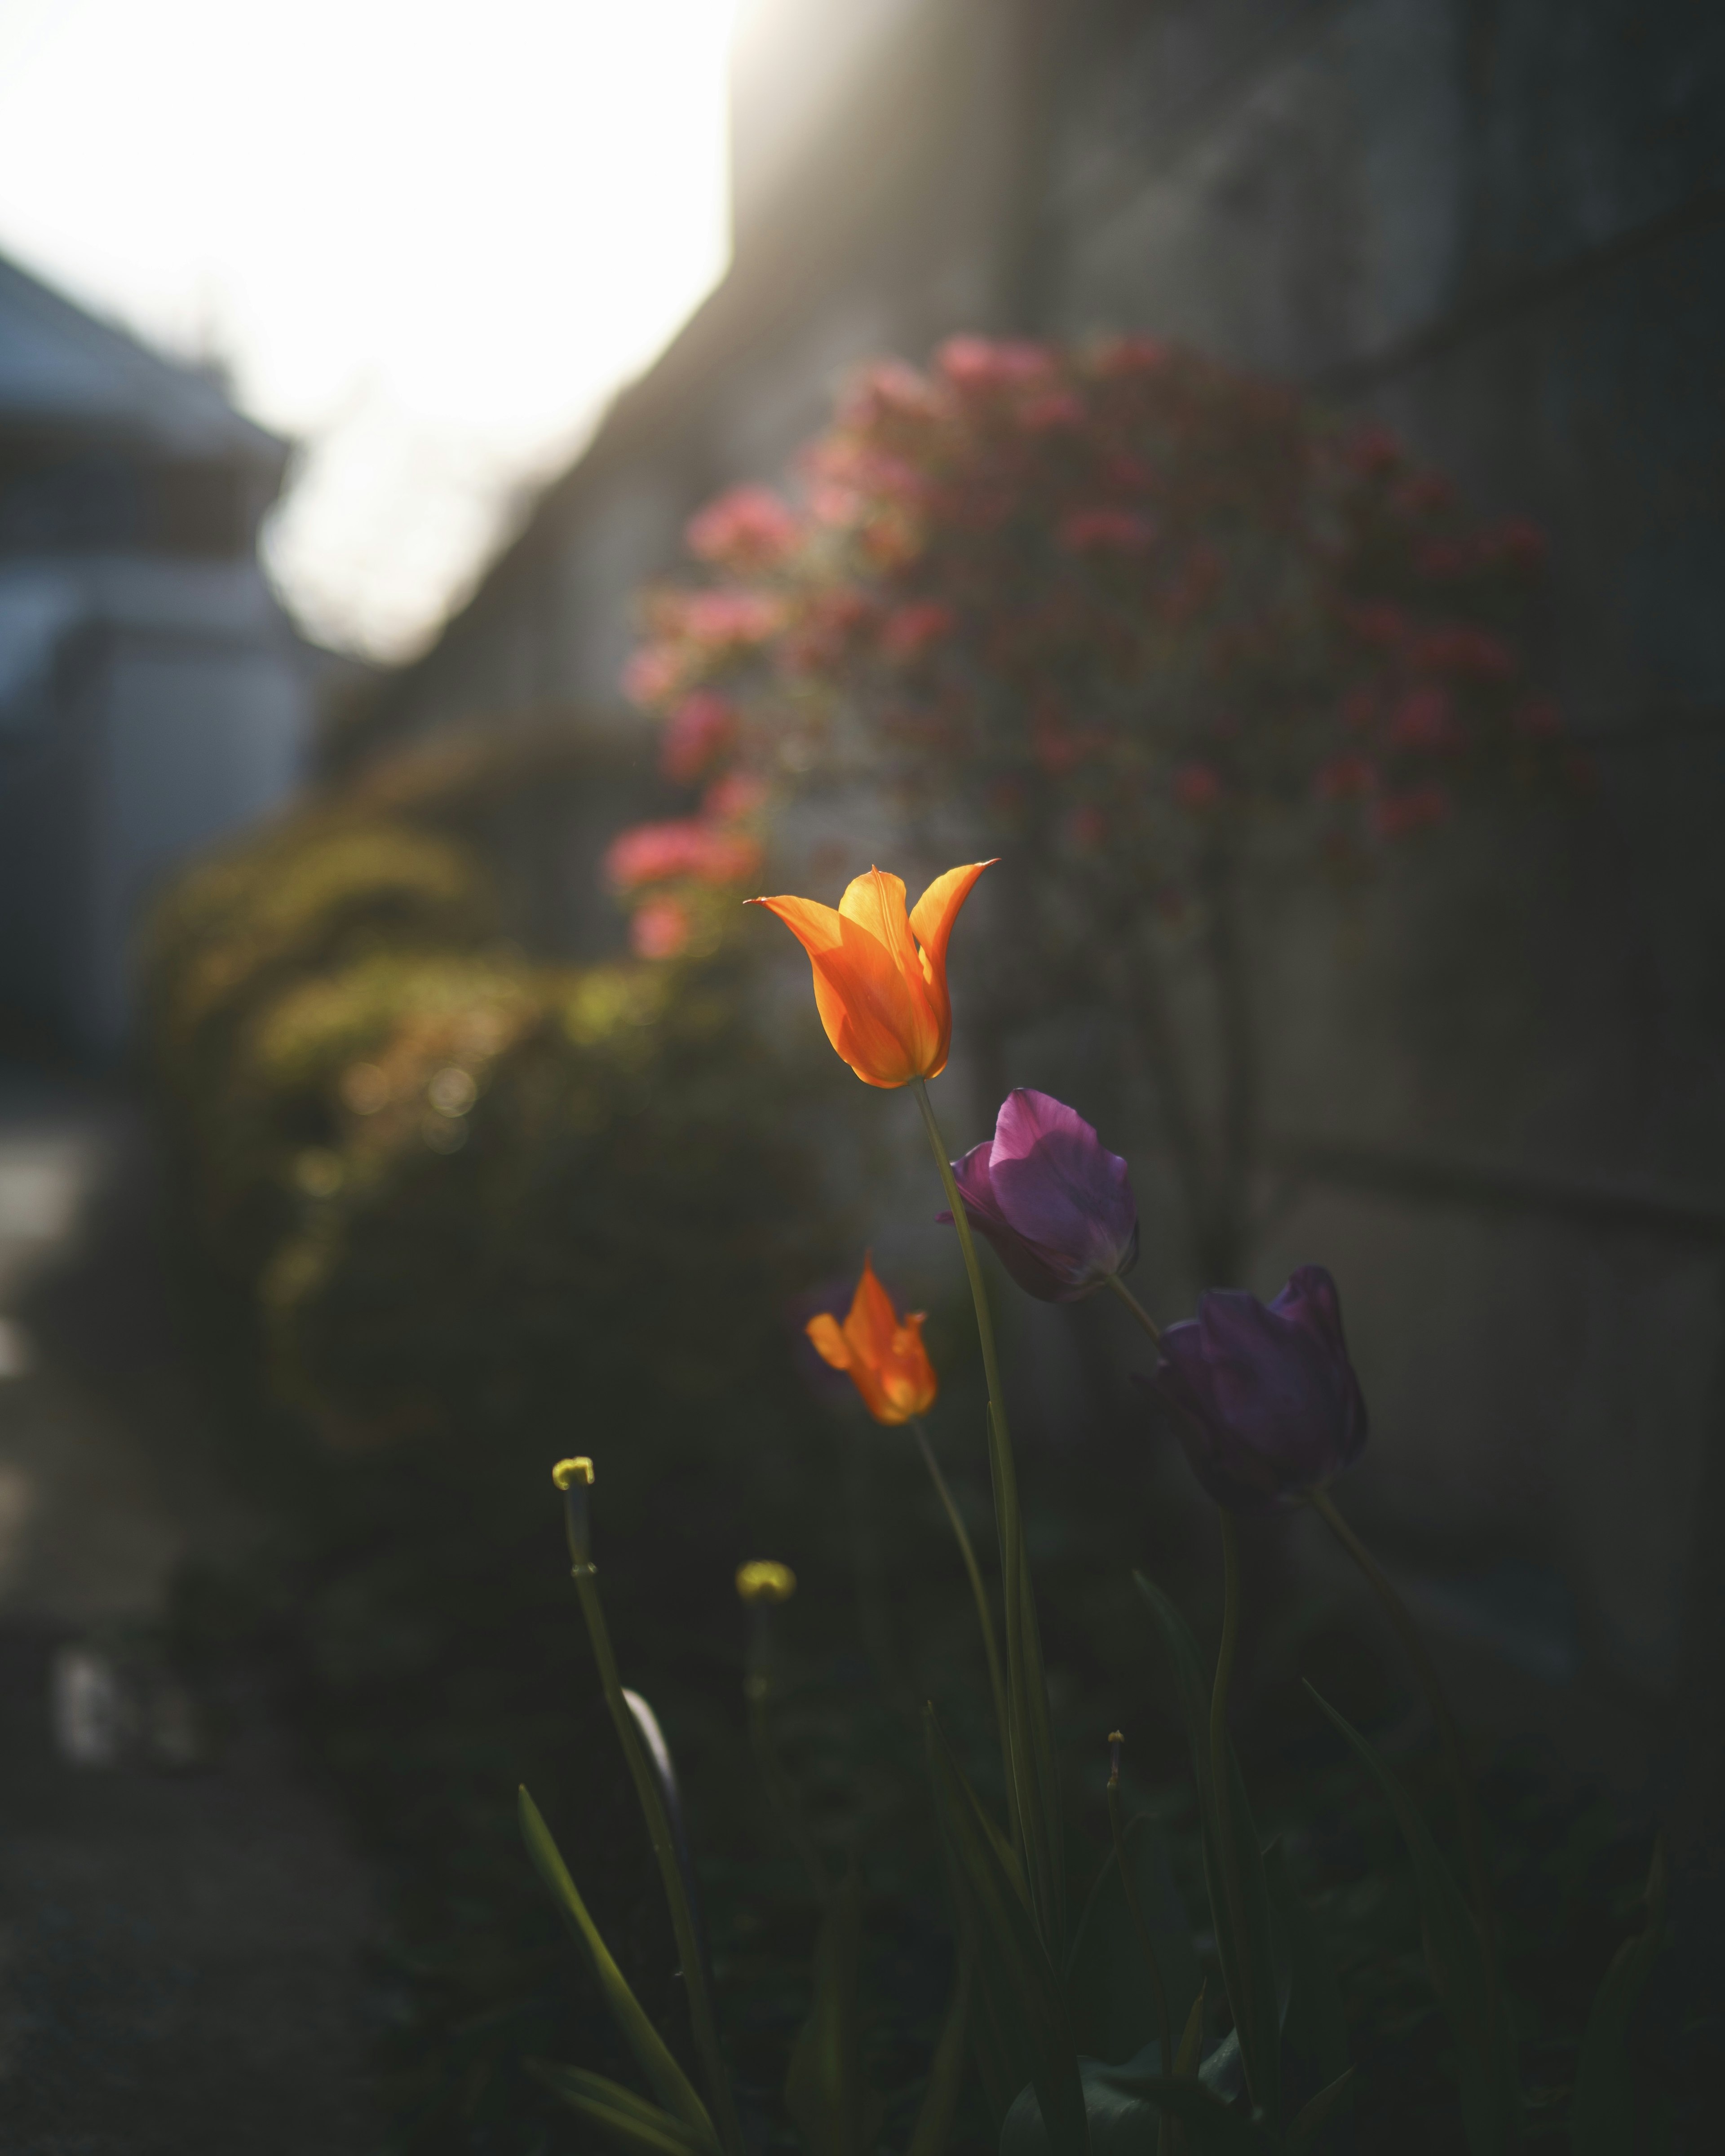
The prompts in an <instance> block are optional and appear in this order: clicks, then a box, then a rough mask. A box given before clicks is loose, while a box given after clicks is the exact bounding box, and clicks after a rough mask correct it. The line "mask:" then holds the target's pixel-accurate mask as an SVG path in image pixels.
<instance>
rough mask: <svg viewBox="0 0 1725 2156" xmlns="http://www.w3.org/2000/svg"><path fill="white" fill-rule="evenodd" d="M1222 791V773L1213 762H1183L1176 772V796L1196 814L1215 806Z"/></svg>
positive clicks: (1184, 806) (1177, 799)
mask: <svg viewBox="0 0 1725 2156" xmlns="http://www.w3.org/2000/svg"><path fill="white" fill-rule="evenodd" d="M1221 793H1222V774H1221V773H1219V771H1218V770H1217V769H1216V767H1215V766H1214V764H1213V763H1188V764H1183V765H1182V766H1181V767H1180V768H1179V770H1178V771H1177V772H1176V773H1174V798H1175V800H1176V801H1178V803H1179V804H1180V806H1181V807H1182V808H1188V809H1190V810H1191V811H1192V812H1193V814H1194V815H1195V814H1200V813H1201V812H1202V811H1203V810H1204V809H1206V808H1214V806H1215V804H1216V803H1217V802H1218V801H1219V799H1220V798H1221Z"/></svg>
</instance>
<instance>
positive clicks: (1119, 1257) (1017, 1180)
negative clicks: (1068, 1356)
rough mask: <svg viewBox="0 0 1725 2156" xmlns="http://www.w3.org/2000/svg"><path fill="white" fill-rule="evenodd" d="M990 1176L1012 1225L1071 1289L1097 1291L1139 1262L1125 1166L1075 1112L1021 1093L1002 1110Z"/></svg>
mask: <svg viewBox="0 0 1725 2156" xmlns="http://www.w3.org/2000/svg"><path fill="white" fill-rule="evenodd" d="M989 1168H990V1174H991V1178H992V1181H993V1194H994V1202H995V1204H997V1206H998V1207H999V1210H1000V1212H1001V1214H1003V1215H1004V1218H1005V1219H1006V1222H1007V1224H1008V1225H1009V1227H1010V1228H1012V1229H1014V1231H1015V1232H1016V1233H1017V1234H1018V1235H1020V1236H1022V1237H1023V1238H1024V1241H1025V1242H1027V1243H1028V1244H1029V1245H1030V1246H1031V1247H1032V1248H1033V1249H1034V1250H1036V1251H1037V1252H1038V1253H1039V1255H1040V1256H1042V1257H1043V1259H1044V1260H1045V1261H1046V1262H1047V1264H1048V1265H1050V1268H1051V1269H1052V1270H1055V1272H1058V1273H1060V1274H1061V1275H1062V1276H1064V1277H1065V1280H1066V1281H1067V1282H1068V1284H1069V1285H1070V1286H1074V1287H1082V1288H1083V1289H1085V1290H1088V1289H1089V1288H1091V1287H1094V1286H1096V1285H1097V1284H1098V1283H1099V1282H1100V1281H1101V1280H1103V1279H1105V1278H1106V1276H1107V1275H1108V1274H1110V1273H1112V1272H1122V1271H1124V1270H1125V1269H1126V1268H1127V1266H1128V1265H1131V1264H1132V1261H1133V1260H1134V1259H1135V1258H1136V1257H1137V1241H1138V1215H1137V1206H1136V1205H1135V1204H1134V1203H1133V1202H1132V1185H1131V1183H1129V1182H1128V1180H1127V1167H1126V1163H1125V1162H1124V1161H1123V1160H1122V1158H1120V1156H1119V1155H1118V1154H1117V1153H1111V1152H1109V1151H1108V1150H1107V1148H1106V1147H1105V1146H1104V1145H1103V1144H1102V1142H1101V1140H1100V1139H1099V1138H1098V1137H1097V1136H1096V1132H1095V1131H1094V1130H1093V1129H1092V1128H1091V1126H1090V1125H1089V1124H1088V1123H1087V1122H1086V1121H1085V1120H1084V1118H1083V1116H1081V1115H1080V1114H1079V1113H1078V1111H1076V1109H1074V1108H1069V1107H1068V1106H1066V1105H1065V1102H1064V1101H1056V1100H1055V1099H1054V1098H1053V1097H1052V1096H1050V1094H1047V1093H1038V1092H1034V1091H1031V1089H1030V1088H1029V1087H1028V1086H1018V1087H1015V1088H1014V1091H1012V1092H1010V1093H1009V1094H1008V1096H1007V1097H1006V1099H1005V1101H1004V1102H1003V1103H1002V1104H1001V1109H1000V1114H999V1120H998V1121H997V1122H996V1123H995V1126H994V1147H993V1156H992V1158H991V1161H990V1163H989Z"/></svg>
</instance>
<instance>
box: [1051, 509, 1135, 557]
mask: <svg viewBox="0 0 1725 2156" xmlns="http://www.w3.org/2000/svg"><path fill="white" fill-rule="evenodd" d="M1155 538H1156V526H1155V525H1154V524H1153V523H1152V521H1150V519H1149V518H1148V517H1147V516H1139V514H1138V513H1137V511H1136V510H1132V509H1074V510H1070V511H1068V513H1067V514H1066V515H1065V516H1063V517H1062V518H1061V519H1060V544H1061V546H1062V547H1065V549H1066V551H1067V552H1069V553H1072V554H1142V552H1144V550H1145V548H1146V547H1149V546H1152V545H1153V543H1154V542H1155Z"/></svg>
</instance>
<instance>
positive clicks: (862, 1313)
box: [804, 1258, 940, 1422]
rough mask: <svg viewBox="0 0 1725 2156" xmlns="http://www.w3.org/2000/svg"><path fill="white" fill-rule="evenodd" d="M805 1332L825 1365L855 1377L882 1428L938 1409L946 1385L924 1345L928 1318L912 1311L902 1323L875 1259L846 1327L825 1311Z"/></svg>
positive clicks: (864, 1271) (858, 1287)
mask: <svg viewBox="0 0 1725 2156" xmlns="http://www.w3.org/2000/svg"><path fill="white" fill-rule="evenodd" d="M804 1330H805V1331H806V1332H807V1333H808V1335H809V1338H810V1339H811V1340H812V1341H813V1342H814V1347H815V1352H816V1353H817V1354H818V1355H819V1357H820V1358H821V1360H822V1361H823V1362H824V1363H831V1364H832V1366H833V1368H834V1369H835V1370H846V1371H849V1373H850V1382H851V1383H852V1384H854V1385H855V1387H856V1389H857V1390H858V1392H860V1394H862V1396H863V1405H864V1406H865V1408H867V1409H868V1411H869V1413H870V1414H871V1415H873V1417H874V1418H875V1421H876V1422H908V1421H909V1420H910V1419H911V1416H912V1415H919V1414H926V1413H927V1410H928V1409H930V1408H931V1407H932V1406H933V1404H934V1396H935V1394H937V1392H938V1391H939V1390H940V1381H939V1380H938V1379H937V1378H936V1376H935V1374H934V1365H933V1363H931V1362H930V1361H929V1359H928V1350H927V1348H926V1347H924V1346H923V1345H922V1312H921V1311H920V1310H916V1311H911V1312H909V1313H908V1314H907V1315H906V1317H905V1318H904V1319H903V1321H902V1322H901V1320H900V1318H899V1315H898V1313H897V1312H896V1310H894V1308H893V1306H892V1297H891V1296H890V1295H888V1293H887V1292H886V1289H885V1288H884V1287H882V1286H881V1285H880V1281H878V1280H876V1279H875V1268H874V1265H873V1264H872V1262H871V1261H870V1260H869V1259H867V1258H865V1259H864V1260H863V1269H862V1278H861V1279H860V1281H858V1282H857V1284H856V1293H855V1295H854V1296H852V1297H851V1300H850V1315H849V1316H848V1317H846V1318H845V1322H844V1324H843V1325H842V1326H841V1325H840V1324H839V1321H838V1319H837V1318H836V1317H832V1316H831V1315H829V1312H826V1311H822V1312H821V1313H820V1315H819V1317H811V1318H810V1319H809V1323H808V1325H807V1326H806V1327H804Z"/></svg>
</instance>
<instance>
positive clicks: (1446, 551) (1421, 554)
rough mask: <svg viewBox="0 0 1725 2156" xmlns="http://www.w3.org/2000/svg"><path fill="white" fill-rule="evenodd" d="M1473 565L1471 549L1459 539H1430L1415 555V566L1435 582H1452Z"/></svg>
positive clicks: (1464, 574)
mask: <svg viewBox="0 0 1725 2156" xmlns="http://www.w3.org/2000/svg"><path fill="white" fill-rule="evenodd" d="M1471 566H1472V560H1471V555H1470V552H1469V550H1468V549H1467V548H1466V547H1464V546H1463V545H1462V543H1461V541H1460V540H1459V539H1428V540H1427V541H1426V542H1425V545H1424V546H1423V547H1420V549H1419V551H1418V552H1417V553H1416V554H1415V555H1414V567H1415V568H1416V569H1417V570H1418V571H1419V572H1420V575H1421V576H1422V577H1430V580H1431V581H1432V583H1435V584H1443V583H1452V582H1453V581H1454V580H1455V578H1456V577H1464V576H1466V573H1467V572H1468V570H1469V568H1470V567H1471Z"/></svg>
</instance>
